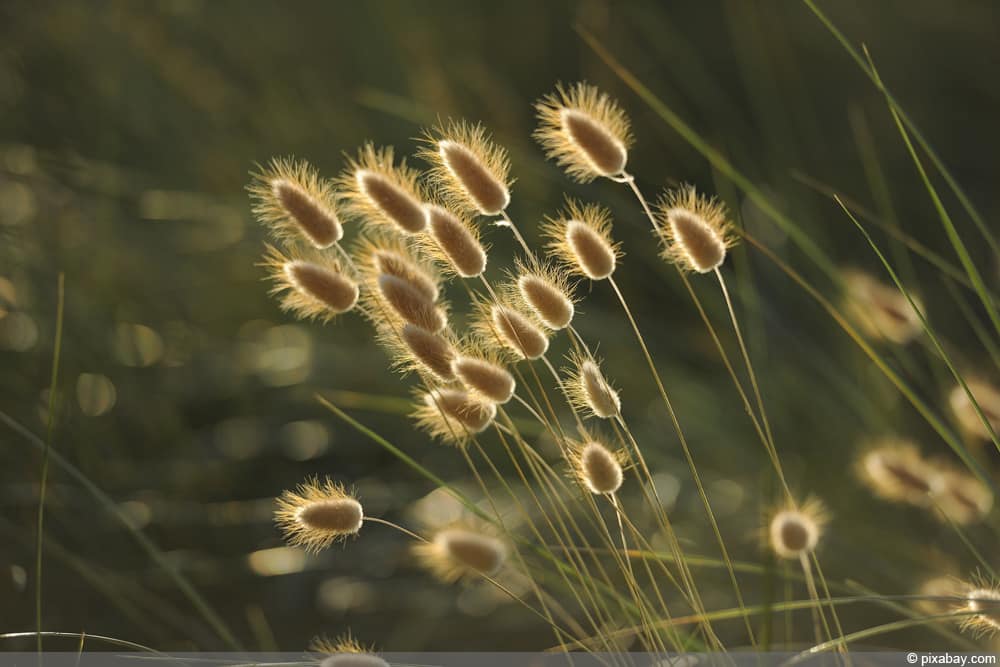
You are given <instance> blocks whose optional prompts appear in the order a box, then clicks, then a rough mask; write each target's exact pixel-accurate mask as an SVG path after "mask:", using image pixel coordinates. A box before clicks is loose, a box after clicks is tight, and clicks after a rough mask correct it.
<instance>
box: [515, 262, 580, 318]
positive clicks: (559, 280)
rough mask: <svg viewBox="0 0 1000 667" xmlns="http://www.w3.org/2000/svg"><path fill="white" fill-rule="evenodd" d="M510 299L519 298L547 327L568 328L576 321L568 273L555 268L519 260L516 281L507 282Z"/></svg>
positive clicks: (516, 268)
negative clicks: (567, 277)
mask: <svg viewBox="0 0 1000 667" xmlns="http://www.w3.org/2000/svg"><path fill="white" fill-rule="evenodd" d="M504 292H505V294H507V296H508V297H509V298H513V299H519V300H520V301H521V302H522V303H523V304H524V305H525V306H526V307H527V308H528V309H529V310H530V311H531V312H533V313H534V314H535V316H536V317H538V319H540V320H541V321H542V323H543V324H545V326H547V327H548V328H550V329H553V330H556V331H558V330H560V329H565V328H566V327H568V326H569V325H570V323H571V322H572V321H573V315H574V312H575V307H574V305H573V296H572V289H571V288H570V286H569V281H568V280H567V279H566V276H565V275H564V274H563V273H562V272H560V271H556V270H555V269H553V268H551V267H541V268H529V267H528V266H527V265H525V264H523V263H521V262H518V263H517V265H516V267H515V270H514V279H513V281H512V283H510V284H508V285H505V287H504Z"/></svg>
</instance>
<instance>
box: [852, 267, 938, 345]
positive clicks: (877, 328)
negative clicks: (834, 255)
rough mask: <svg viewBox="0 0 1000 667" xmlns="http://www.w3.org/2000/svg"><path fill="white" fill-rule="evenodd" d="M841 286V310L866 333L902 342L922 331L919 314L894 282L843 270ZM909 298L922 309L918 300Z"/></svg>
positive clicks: (873, 336)
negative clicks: (844, 292)
mask: <svg viewBox="0 0 1000 667" xmlns="http://www.w3.org/2000/svg"><path fill="white" fill-rule="evenodd" d="M844 288H845V290H846V304H845V306H844V310H845V311H846V313H847V314H848V315H849V316H850V317H851V319H852V320H853V321H854V323H855V324H856V325H857V326H858V327H859V328H860V329H861V330H862V331H863V332H864V333H865V334H866V335H867V336H869V337H871V338H875V339H879V340H886V341H889V342H891V343H896V344H898V345H904V344H906V343H909V342H910V341H911V340H913V339H914V338H916V337H917V336H919V335H920V334H921V333H922V332H923V325H922V324H921V322H920V315H919V314H918V313H917V311H916V310H915V309H914V308H913V306H912V305H911V304H910V302H909V301H908V300H907V298H906V297H905V296H904V295H903V294H902V293H901V292H900V291H899V289H898V288H897V287H896V286H895V285H886V284H884V283H881V282H879V281H878V280H876V279H875V278H873V277H872V276H870V275H868V274H867V273H864V272H861V271H853V270H849V271H846V272H845V273H844ZM911 297H912V298H913V301H914V303H916V305H917V307H918V308H921V310H922V309H923V306H922V305H921V303H920V301H919V299H917V298H916V297H913V295H912V294H911Z"/></svg>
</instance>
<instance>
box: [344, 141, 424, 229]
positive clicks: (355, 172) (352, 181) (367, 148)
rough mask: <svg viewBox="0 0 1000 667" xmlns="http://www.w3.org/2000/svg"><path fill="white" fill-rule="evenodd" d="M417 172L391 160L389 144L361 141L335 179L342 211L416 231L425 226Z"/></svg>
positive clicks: (370, 221)
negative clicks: (353, 156)
mask: <svg viewBox="0 0 1000 667" xmlns="http://www.w3.org/2000/svg"><path fill="white" fill-rule="evenodd" d="M417 176H418V172H417V171H416V170H415V169H411V168H410V167H407V166H406V161H405V160H404V161H403V162H401V163H400V164H399V165H395V164H393V149H392V147H391V146H386V147H383V148H376V147H375V146H374V145H373V144H370V143H368V144H365V145H364V146H362V147H361V148H360V149H359V150H358V155H357V157H356V158H349V159H348V165H347V169H346V171H345V172H344V174H343V175H341V177H340V178H339V179H338V181H337V182H338V186H339V189H340V190H341V191H342V192H343V193H344V195H343V196H344V201H345V204H346V206H345V209H344V212H345V214H347V215H349V216H352V217H354V218H357V219H359V220H360V221H362V222H364V223H365V224H371V225H386V226H388V227H389V228H390V229H393V230H395V231H398V232H403V233H404V234H416V233H418V232H421V231H423V230H424V228H425V227H426V226H427V219H426V217H425V216H424V212H423V204H424V200H425V199H426V196H425V193H424V192H423V189H422V188H421V186H420V182H419V180H418V178H417Z"/></svg>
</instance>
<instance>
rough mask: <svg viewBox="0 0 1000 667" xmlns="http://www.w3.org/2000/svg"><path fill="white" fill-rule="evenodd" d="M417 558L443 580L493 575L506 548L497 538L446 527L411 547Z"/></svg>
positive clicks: (498, 568)
mask: <svg viewBox="0 0 1000 667" xmlns="http://www.w3.org/2000/svg"><path fill="white" fill-rule="evenodd" d="M414 553H415V555H416V556H417V559H418V560H419V561H420V562H421V563H422V564H423V565H424V567H426V568H427V569H428V570H430V571H431V572H432V573H433V574H434V575H435V576H436V577H438V578H439V579H441V580H442V581H445V582H449V583H450V582H454V581H458V580H459V579H461V578H463V577H465V578H474V577H478V576H487V577H492V576H493V575H495V574H497V573H498V572H499V571H500V569H501V568H502V567H503V565H504V563H505V562H506V560H507V547H506V545H504V543H503V542H501V541H500V540H499V539H497V538H496V537H493V536H492V535H487V534H486V533H484V532H481V531H479V530H470V529H467V528H462V527H453V528H445V529H444V530H440V531H438V532H437V533H435V534H434V537H433V538H432V539H431V540H430V541H429V542H427V543H425V544H419V545H417V546H416V547H414Z"/></svg>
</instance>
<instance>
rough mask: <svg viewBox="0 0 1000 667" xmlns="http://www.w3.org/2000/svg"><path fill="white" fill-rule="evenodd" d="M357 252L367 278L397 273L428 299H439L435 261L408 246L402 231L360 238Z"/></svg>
mask: <svg viewBox="0 0 1000 667" xmlns="http://www.w3.org/2000/svg"><path fill="white" fill-rule="evenodd" d="M421 212H422V209H421ZM354 255H355V260H354V261H355V264H356V265H357V266H358V268H359V270H360V271H361V274H362V275H363V276H364V277H365V280H366V282H374V281H376V280H377V279H378V276H379V275H381V274H383V273H384V274H388V275H391V276H396V277H397V278H400V279H401V280H404V281H406V282H407V283H409V284H410V286H411V287H413V288H415V289H416V290H418V291H419V292H420V293H421V294H423V296H424V297H425V298H426V299H427V300H428V301H437V299H438V296H439V295H440V287H439V283H440V276H439V275H438V273H437V272H436V271H435V270H434V267H433V265H432V264H430V263H429V262H427V261H425V260H423V259H422V257H421V256H420V255H419V254H418V253H415V252H414V251H413V249H411V248H410V247H408V246H407V245H406V243H405V242H404V241H403V240H402V239H401V238H400V237H399V235H397V234H392V235H389V234H369V235H365V236H363V237H362V238H361V239H360V240H359V243H358V244H357V248H356V249H355V252H354Z"/></svg>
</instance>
